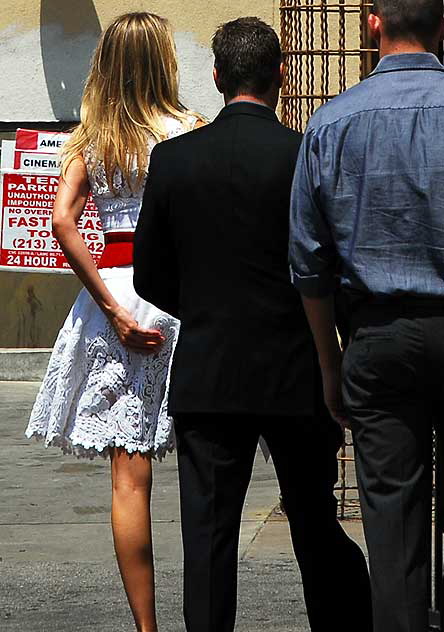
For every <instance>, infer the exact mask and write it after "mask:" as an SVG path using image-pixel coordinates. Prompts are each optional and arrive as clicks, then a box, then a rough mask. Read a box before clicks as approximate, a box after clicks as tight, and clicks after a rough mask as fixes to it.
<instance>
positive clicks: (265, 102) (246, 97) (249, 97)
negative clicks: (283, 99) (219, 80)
mask: <svg viewBox="0 0 444 632" xmlns="http://www.w3.org/2000/svg"><path fill="white" fill-rule="evenodd" d="M239 101H249V102H250V103H257V104H258V105H265V106H266V107H268V108H271V109H272V110H275V109H276V105H275V104H274V103H273V102H272V101H271V99H267V98H266V97H265V98H263V99H260V98H258V97H254V96H253V95H251V94H238V95H237V96H236V97H234V98H233V99H229V98H228V97H225V105H231V104H232V103H238V102H239Z"/></svg>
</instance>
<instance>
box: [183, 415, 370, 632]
mask: <svg viewBox="0 0 444 632" xmlns="http://www.w3.org/2000/svg"><path fill="white" fill-rule="evenodd" d="M175 421H176V424H175V426H176V433H177V451H178V461H179V477H180V493H181V513H182V537H183V548H184V615H185V623H186V629H187V631H188V632H232V630H233V629H234V625H235V618H236V602H237V563H238V542H239V530H240V523H241V512H242V507H243V504H244V499H245V495H246V492H247V488H248V484H249V481H250V478H251V473H252V468H253V462H254V457H255V453H256V449H257V445H258V439H259V436H260V435H261V434H262V435H263V437H264V438H265V440H266V442H267V444H268V447H269V449H270V451H271V454H272V458H273V463H274V466H275V469H276V474H277V477H278V480H279V484H280V488H281V493H282V497H283V502H284V505H285V509H286V512H287V515H288V519H289V523H290V530H291V537H292V541H293V547H294V551H295V554H296V557H297V560H298V563H299V566H300V569H301V573H302V579H303V585H304V595H305V601H306V605H307V611H308V617H309V620H310V626H311V630H312V631H313V632H326V631H327V630H336V629H338V630H339V629H340V630H341V631H342V632H356V630H359V631H360V632H371V630H372V626H371V598H370V585H369V578H368V572H367V566H366V562H365V559H364V556H363V554H362V552H361V550H360V549H359V547H357V545H356V544H355V543H354V542H352V541H351V540H350V539H349V538H348V537H347V535H346V534H345V533H344V531H343V530H342V527H341V526H340V524H339V523H338V521H337V519H336V509H337V503H336V500H335V498H334V495H333V487H334V485H335V482H336V480H337V460H336V452H337V450H338V447H339V445H340V443H341V440H342V437H341V433H340V431H339V428H338V427H337V426H336V425H335V424H334V423H333V422H332V421H328V422H319V421H316V420H315V419H313V418H286V417H280V418H279V417H277V418H274V419H270V418H267V417H264V418H261V417H248V416H228V415H182V416H178V417H177V418H176V420H175ZM276 582H279V577H276ZM344 608H345V609H346V613H345V614H344ZM336 622H337V626H339V627H336ZM270 629H272V627H270Z"/></svg>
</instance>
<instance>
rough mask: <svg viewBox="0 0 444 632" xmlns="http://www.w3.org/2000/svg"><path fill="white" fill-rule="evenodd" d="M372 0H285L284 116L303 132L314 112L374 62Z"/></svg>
mask: <svg viewBox="0 0 444 632" xmlns="http://www.w3.org/2000/svg"><path fill="white" fill-rule="evenodd" d="M372 4H373V3H372V2H369V0H281V37H282V48H283V51H284V60H285V66H286V73H285V82H284V86H283V90H282V120H283V122H284V124H285V125H288V127H292V128H293V129H298V130H300V131H303V129H304V128H305V125H306V123H307V121H308V119H309V118H310V116H311V115H312V114H313V112H314V111H315V110H316V109H317V108H318V107H319V106H320V105H322V104H323V103H325V102H326V101H328V100H329V99H331V98H332V97H334V96H336V95H338V94H339V93H340V92H343V91H344V90H346V89H347V88H349V87H350V86H352V85H353V84H355V83H357V82H358V81H359V79H360V78H363V77H365V76H366V75H367V74H368V73H369V72H370V71H371V69H372V67H373V66H374V62H375V53H376V50H375V48H373V47H372V45H371V40H370V36H369V34H368V28H367V18H368V15H369V13H370V10H371V7H372Z"/></svg>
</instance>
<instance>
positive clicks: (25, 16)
mask: <svg viewBox="0 0 444 632" xmlns="http://www.w3.org/2000/svg"><path fill="white" fill-rule="evenodd" d="M277 5H278V2H277V0H255V1H253V0H238V1H236V2H227V0H213V2H208V1H207V0H151V1H149V2H144V1H141V2H134V1H131V0H123V1H121V2H116V1H109V0H96V1H95V2H93V1H92V0H63V1H61V0H40V1H38V0H3V1H2V11H1V12H0V76H2V77H7V78H8V80H7V82H3V85H2V99H1V101H0V121H14V120H19V121H20V120H22V121H54V120H76V119H77V117H78V112H79V102H80V95H81V92H82V85H83V80H84V77H85V75H86V73H87V70H88V64H89V59H90V55H91V52H92V50H93V48H94V46H95V43H96V41H97V37H98V35H99V33H100V31H101V29H102V28H103V27H104V26H105V25H107V24H108V22H109V21H110V20H111V19H112V18H113V17H115V16H116V15H118V14H120V13H123V12H125V11H134V10H147V11H152V12H156V13H159V14H161V15H164V16H166V17H168V18H169V19H170V21H171V23H172V25H173V27H174V30H175V33H176V42H177V48H178V53H179V59H180V74H181V94H182V98H183V100H184V102H185V103H186V104H187V105H189V106H190V107H192V108H193V109H197V110H200V111H202V112H203V113H204V114H205V115H207V116H208V117H210V118H211V117H213V116H214V115H215V114H216V112H217V111H218V109H219V107H220V104H221V100H220V96H219V95H218V94H217V92H216V91H215V90H214V87H213V85H212V79H211V67H212V57H211V52H210V47H209V43H210V39H211V35H212V33H213V32H214V29H215V28H216V26H217V25H218V24H220V23H221V22H223V21H226V20H228V19H232V18H235V17H238V16H239V15H259V16H261V17H263V18H264V19H266V20H267V21H268V22H269V23H271V24H277V23H278V20H279V16H278V6H277ZM5 88H6V90H5Z"/></svg>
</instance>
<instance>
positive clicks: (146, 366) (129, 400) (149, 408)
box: [26, 118, 195, 459]
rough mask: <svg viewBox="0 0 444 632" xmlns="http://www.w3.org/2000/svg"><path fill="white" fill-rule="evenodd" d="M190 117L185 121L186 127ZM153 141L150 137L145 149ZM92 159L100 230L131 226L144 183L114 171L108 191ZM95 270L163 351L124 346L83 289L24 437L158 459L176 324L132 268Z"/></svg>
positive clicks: (167, 429)
mask: <svg viewBox="0 0 444 632" xmlns="http://www.w3.org/2000/svg"><path fill="white" fill-rule="evenodd" d="M194 122H195V121H194V120H191V119H190V128H191V127H192V126H193V124H194ZM165 123H166V125H167V129H168V135H169V137H170V138H172V137H173V136H178V135H179V134H182V133H183V132H185V131H187V130H186V129H185V126H184V125H183V124H182V123H180V122H178V121H177V120H176V119H173V118H166V119H165ZM190 128H189V129H190ZM154 144H155V141H154V139H153V140H152V142H150V143H149V146H148V152H149V153H150V152H151V150H152V148H153V146H154ZM94 162H95V161H94V159H93V150H92V149H90V150H89V151H87V152H86V153H85V163H86V166H87V169H88V175H89V180H90V186H91V191H92V194H93V197H94V201H95V203H96V205H97V208H98V211H99V215H100V218H101V221H102V225H103V230H104V232H105V233H106V232H129V231H134V230H135V227H136V224H137V218H138V215H139V211H140V207H141V203H142V197H143V187H142V188H141V189H140V190H139V191H137V192H136V193H132V192H131V191H130V189H129V187H128V186H127V185H126V183H125V181H124V180H123V178H122V176H121V174H120V173H117V174H116V176H115V180H114V185H115V188H116V193H113V192H112V191H110V188H109V186H108V184H107V181H106V176H105V173H104V169H103V165H102V164H101V163H100V162H99V163H98V164H97V165H96V166H95V167H94ZM148 186H149V183H148ZM100 275H101V277H102V279H103V280H104V281H105V283H106V285H107V287H108V289H109V290H110V292H111V293H112V295H113V296H114V297H115V298H116V300H117V302H118V303H119V304H120V305H123V306H124V307H126V308H127V309H128V310H129V312H130V313H131V314H132V315H133V316H134V318H135V319H136V320H137V321H138V323H139V324H140V325H141V327H144V328H154V329H160V330H161V331H162V332H163V334H164V336H165V338H166V340H165V342H164V344H163V346H162V350H161V351H160V352H159V353H158V354H156V355H152V356H146V355H143V354H140V353H137V352H133V351H130V350H128V349H126V348H125V347H123V345H122V344H121V343H120V341H119V339H118V337H117V334H116V333H115V331H114V329H113V328H112V326H111V325H110V324H109V322H108V320H107V318H106V317H105V316H104V314H103V312H102V311H101V310H100V309H99V307H98V306H97V304H96V303H95V302H94V301H93V299H92V298H91V296H90V294H89V293H88V291H87V290H86V289H82V290H81V292H80V294H79V296H78V298H77V300H76V302H75V303H74V305H73V307H72V309H71V311H70V313H69V315H68V317H67V319H66V322H65V324H64V325H63V327H62V329H61V331H60V333H59V335H58V337H57V340H56V343H55V345H54V349H53V352H52V355H51V358H50V361H49V365H48V369H47V372H46V375H45V377H44V379H43V382H42V385H41V387H40V391H39V394H38V396H37V399H36V401H35V404H34V407H33V410H32V413H31V418H30V420H29V424H28V427H27V429H26V436H27V437H28V438H31V437H36V438H37V439H41V440H44V442H45V445H46V446H50V445H52V446H59V447H60V448H62V450H63V451H64V452H65V453H72V454H75V455H77V456H78V457H86V458H94V457H95V456H97V455H100V456H103V457H106V456H107V455H108V452H109V447H111V446H116V447H123V448H125V449H126V450H127V451H128V452H135V451H139V452H144V453H147V452H148V453H150V454H151V455H152V456H154V457H155V458H158V459H161V458H162V457H163V456H165V454H166V452H167V451H170V450H172V449H173V447H174V437H173V430H172V420H171V418H170V417H169V416H168V414H167V395H168V381H169V369H170V363H171V357H172V353H173V350H174V346H175V343H176V340H177V334H178V330H179V322H178V321H177V320H176V319H174V318H173V317H172V316H169V315H168V314H165V313H164V312H161V311H160V310H159V309H157V308H156V307H155V306H154V305H152V304H150V303H147V302H146V301H144V300H143V299H141V298H140V297H139V296H137V294H136V293H135V291H134V289H133V269H132V266H122V267H116V268H105V269H102V270H100Z"/></svg>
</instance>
